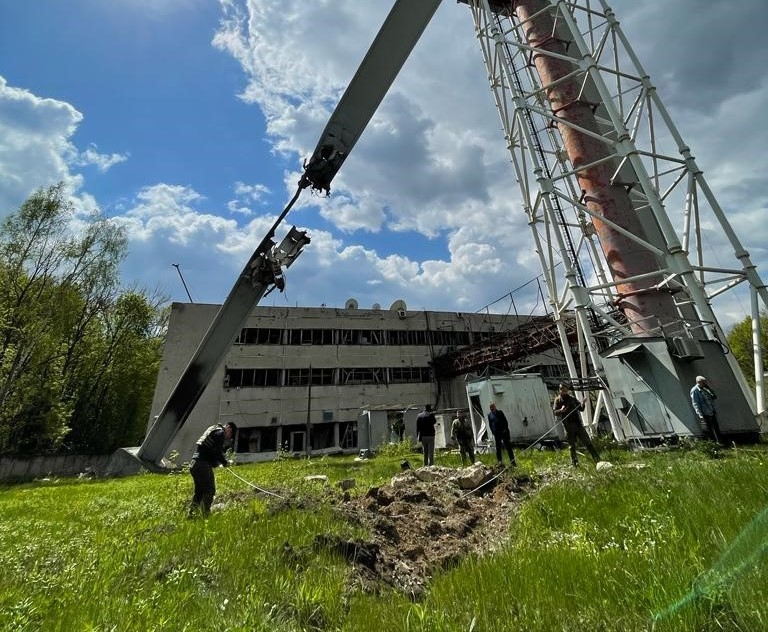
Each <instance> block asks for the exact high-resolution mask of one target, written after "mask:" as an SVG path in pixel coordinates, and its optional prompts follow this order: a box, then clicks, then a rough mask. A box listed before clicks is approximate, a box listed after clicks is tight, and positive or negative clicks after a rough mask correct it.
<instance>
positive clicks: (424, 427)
mask: <svg viewBox="0 0 768 632" xmlns="http://www.w3.org/2000/svg"><path fill="white" fill-rule="evenodd" d="M435 424H437V419H435V413H433V412H432V406H430V405H429V404H427V405H426V406H424V410H422V411H421V412H420V413H419V416H418V417H416V441H421V448H422V450H423V451H424V465H434V464H435V463H434V461H435Z"/></svg>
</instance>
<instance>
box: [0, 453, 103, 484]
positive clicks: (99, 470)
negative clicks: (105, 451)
mask: <svg viewBox="0 0 768 632" xmlns="http://www.w3.org/2000/svg"><path fill="white" fill-rule="evenodd" d="M110 458H111V457H110V456H109V455H100V456H91V455H78V454H60V455H51V456H33V457H27V458H23V457H0V481H10V480H27V479H33V478H40V477H42V476H77V475H78V474H81V473H82V472H86V471H92V472H94V473H95V474H97V475H102V474H103V473H104V472H105V471H106V469H107V464H108V463H109V460H110Z"/></svg>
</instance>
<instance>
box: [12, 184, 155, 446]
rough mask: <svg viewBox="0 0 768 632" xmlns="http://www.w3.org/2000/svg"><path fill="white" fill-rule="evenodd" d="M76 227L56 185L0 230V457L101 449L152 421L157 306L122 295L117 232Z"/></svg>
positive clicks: (100, 224)
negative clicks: (60, 450) (150, 414)
mask: <svg viewBox="0 0 768 632" xmlns="http://www.w3.org/2000/svg"><path fill="white" fill-rule="evenodd" d="M73 219H74V209H73V207H72V204H71V203H70V202H68V201H67V200H66V198H65V196H64V191H63V187H62V185H61V184H59V185H56V186H53V187H49V188H48V189H40V190H39V191H37V192H35V193H34V194H33V195H32V196H30V198H29V199H28V200H27V201H26V202H25V203H24V204H23V205H22V206H21V208H20V209H19V210H18V212H17V213H15V214H13V215H11V216H9V217H8V218H7V219H6V220H5V221H4V222H3V223H2V225H0V281H1V282H2V284H1V285H0V453H9V452H14V453H40V452H45V451H53V450H57V449H60V448H62V447H66V448H67V449H69V450H72V451H97V452H106V451H110V450H112V449H114V448H115V447H118V445H120V442H121V441H130V440H135V439H136V438H137V436H140V431H141V430H142V429H143V425H144V423H145V422H146V419H147V416H148V414H149V407H150V405H151V397H152V390H153V388H154V380H155V376H156V374H157V368H158V365H159V359H160V333H161V329H162V324H163V320H162V319H163V311H162V310H161V308H160V301H159V300H158V299H157V298H150V297H149V296H147V295H146V294H145V293H144V292H141V291H139V290H128V291H126V290H121V289H120V286H119V276H118V270H119V265H120V262H121V261H122V260H123V259H124V258H125V254H126V252H127V240H126V238H125V235H124V233H123V231H122V229H121V228H120V227H119V226H117V225H116V224H114V223H113V222H110V221H109V220H107V219H105V218H103V217H101V216H100V215H99V214H98V213H96V214H93V215H91V216H90V217H87V218H85V219H84V220H83V219H82V218H80V217H78V218H77V219H78V220H79V222H78V223H79V224H80V226H81V227H79V228H78V229H77V230H74V229H73V228H72V227H73V226H75V225H76V224H75V223H74V222H73ZM127 367H130V369H127Z"/></svg>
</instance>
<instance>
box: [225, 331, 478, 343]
mask: <svg viewBox="0 0 768 632" xmlns="http://www.w3.org/2000/svg"><path fill="white" fill-rule="evenodd" d="M491 335H492V334H491V333H490V332H474V333H473V332H469V331H443V330H435V331H424V330H414V331H405V330H401V329H274V328H272V329H270V328H263V329H262V328H259V329H256V328H252V327H248V328H245V329H242V330H241V331H240V335H239V336H238V337H237V339H236V340H235V344H240V345H392V346H405V345H422V346H423V345H439V346H454V347H463V346H466V345H469V344H472V343H473V342H480V341H481V340H485V339H487V338H488V337H489V336H491Z"/></svg>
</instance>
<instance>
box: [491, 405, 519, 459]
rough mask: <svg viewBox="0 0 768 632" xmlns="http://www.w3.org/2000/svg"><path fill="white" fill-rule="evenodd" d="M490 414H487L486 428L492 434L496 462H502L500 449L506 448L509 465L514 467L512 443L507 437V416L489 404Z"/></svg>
mask: <svg viewBox="0 0 768 632" xmlns="http://www.w3.org/2000/svg"><path fill="white" fill-rule="evenodd" d="M490 408H491V412H489V413H488V427H489V428H490V429H491V433H492V434H493V440H494V441H495V443H496V461H498V462H499V463H500V464H501V463H502V462H503V460H502V458H501V448H502V447H506V448H507V454H508V455H509V465H510V466H511V467H515V466H516V465H517V461H515V453H514V452H513V451H512V441H511V439H510V436H509V422H508V421H507V416H506V415H505V414H504V412H503V411H501V410H499V409H498V408H496V404H495V403H494V402H491V406H490Z"/></svg>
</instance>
